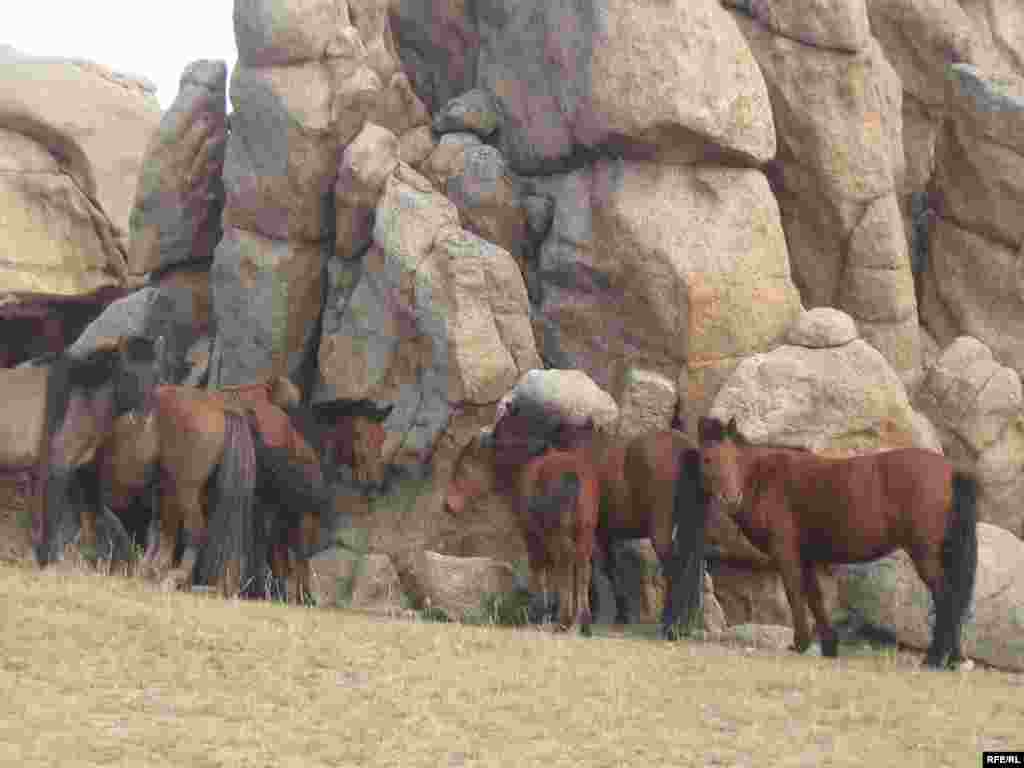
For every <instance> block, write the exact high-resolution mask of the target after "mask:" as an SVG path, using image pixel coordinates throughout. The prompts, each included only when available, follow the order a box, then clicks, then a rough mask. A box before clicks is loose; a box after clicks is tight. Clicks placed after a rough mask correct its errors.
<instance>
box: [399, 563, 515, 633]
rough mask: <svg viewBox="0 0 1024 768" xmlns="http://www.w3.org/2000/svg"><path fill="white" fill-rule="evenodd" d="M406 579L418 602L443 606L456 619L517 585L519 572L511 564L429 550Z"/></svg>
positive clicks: (432, 606) (426, 605) (459, 619)
mask: <svg viewBox="0 0 1024 768" xmlns="http://www.w3.org/2000/svg"><path fill="white" fill-rule="evenodd" d="M406 578H408V579H409V580H411V583H412V585H413V586H412V589H413V590H414V591H415V593H414V595H413V597H414V599H416V600H417V602H419V603H422V604H423V606H424V607H431V608H440V609H441V610H443V611H444V612H445V613H446V614H447V615H448V617H449V618H451V619H453V620H455V621H461V620H462V619H464V618H465V617H466V616H467V615H469V614H472V613H474V612H476V611H479V610H480V607H481V604H482V602H483V600H484V598H485V597H486V596H488V595H504V594H507V593H509V592H512V591H513V590H514V589H515V588H516V579H515V572H514V571H513V570H512V566H510V565H509V564H508V563H502V562H499V561H497V560H492V559H491V558H489V557H452V556H450V555H441V554H438V553H437V552H429V551H427V552H422V553H420V555H419V556H418V557H416V558H415V559H414V560H413V563H412V567H411V568H410V570H409V571H408V572H407V573H406Z"/></svg>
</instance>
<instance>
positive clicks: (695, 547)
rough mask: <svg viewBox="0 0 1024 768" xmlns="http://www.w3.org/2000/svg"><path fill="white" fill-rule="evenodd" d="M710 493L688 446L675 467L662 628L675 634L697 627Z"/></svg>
mask: <svg viewBox="0 0 1024 768" xmlns="http://www.w3.org/2000/svg"><path fill="white" fill-rule="evenodd" d="M709 502H710V496H709V494H708V493H707V492H706V491H705V490H704V484H703V482H702V479H701V471H700V453H699V452H698V451H696V450H694V449H687V450H685V451H683V452H682V453H681V454H680V456H679V463H678V466H677V467H676V483H675V494H674V498H673V506H672V523H673V527H674V529H675V535H674V537H673V538H674V541H673V545H672V548H673V554H672V558H671V561H672V565H671V568H672V570H673V571H674V573H672V574H670V585H671V590H670V595H669V600H668V601H666V606H665V608H666V610H665V613H664V615H663V617H662V624H663V626H662V630H663V632H665V634H666V635H667V636H670V637H671V636H674V634H675V632H676V631H677V628H679V627H682V628H683V629H684V630H686V629H689V628H691V627H695V626H697V624H698V623H699V621H700V618H701V611H702V608H703V602H704V601H703V598H704V558H705V556H706V551H707V536H706V532H707V523H708V507H709Z"/></svg>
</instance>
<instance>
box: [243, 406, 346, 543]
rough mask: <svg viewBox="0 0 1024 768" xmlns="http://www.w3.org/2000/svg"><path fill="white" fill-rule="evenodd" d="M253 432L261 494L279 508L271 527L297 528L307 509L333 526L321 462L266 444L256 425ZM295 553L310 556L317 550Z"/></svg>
mask: <svg viewBox="0 0 1024 768" xmlns="http://www.w3.org/2000/svg"><path fill="white" fill-rule="evenodd" d="M253 432H254V433H255V434H254V444H255V447H256V466H257V467H258V468H259V472H260V477H261V482H260V494H261V497H262V496H264V495H265V496H267V501H269V502H273V503H274V504H273V505H274V507H276V509H277V512H276V514H275V515H274V516H273V519H274V521H275V523H274V525H272V526H269V527H272V528H276V529H278V530H280V529H291V530H294V529H296V528H298V526H299V525H300V524H301V522H302V515H303V513H304V512H306V511H313V512H315V513H316V514H317V515H318V516H319V518H320V521H321V524H323V523H324V522H325V521H326V522H327V524H328V527H333V524H334V520H333V516H332V515H331V512H332V511H333V509H334V505H333V503H332V498H331V493H330V489H329V488H328V487H327V484H326V482H324V478H323V473H322V472H321V471H320V466H319V465H318V464H304V463H302V462H299V461H296V460H295V459H293V457H292V456H291V454H290V453H289V452H288V450H287V449H286V448H275V447H272V446H269V445H267V443H266V442H265V441H264V440H263V438H262V436H261V435H260V434H259V430H258V429H257V428H256V426H255V425H253ZM296 554H297V555H299V556H300V557H306V558H308V557H310V556H312V555H313V554H315V553H312V552H307V553H301V552H299V553H296Z"/></svg>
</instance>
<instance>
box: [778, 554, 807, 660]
mask: <svg viewBox="0 0 1024 768" xmlns="http://www.w3.org/2000/svg"><path fill="white" fill-rule="evenodd" d="M775 562H777V563H778V564H779V573H780V575H781V576H782V584H783V586H784V587H785V588H786V599H787V600H788V601H789V610H790V613H792V614H793V650H794V651H796V652H797V653H803V652H804V651H806V650H807V649H808V648H809V647H810V646H811V631H810V628H809V627H808V626H807V610H806V608H805V606H804V593H803V586H802V581H803V578H802V574H801V567H800V558H799V555H798V554H797V553H796V552H786V553H784V554H781V556H780V555H776V558H775Z"/></svg>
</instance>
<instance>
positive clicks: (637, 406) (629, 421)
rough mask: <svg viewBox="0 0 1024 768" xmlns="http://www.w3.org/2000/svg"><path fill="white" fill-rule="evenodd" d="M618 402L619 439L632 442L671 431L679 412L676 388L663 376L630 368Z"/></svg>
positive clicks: (673, 383) (672, 382)
mask: <svg viewBox="0 0 1024 768" xmlns="http://www.w3.org/2000/svg"><path fill="white" fill-rule="evenodd" d="M618 402H619V422H618V433H619V435H621V436H623V437H627V438H628V437H635V436H637V435H642V434H644V433H646V432H653V431H655V430H659V429H667V428H668V426H669V424H670V423H671V421H672V415H673V414H674V413H675V409H676V385H675V382H674V381H672V380H671V379H669V378H668V377H666V376H662V375H661V374H660V373H654V372H651V371H645V370H643V369H641V368H629V369H627V371H626V375H625V376H624V377H623V381H622V386H621V388H620V391H619V397H618Z"/></svg>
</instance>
